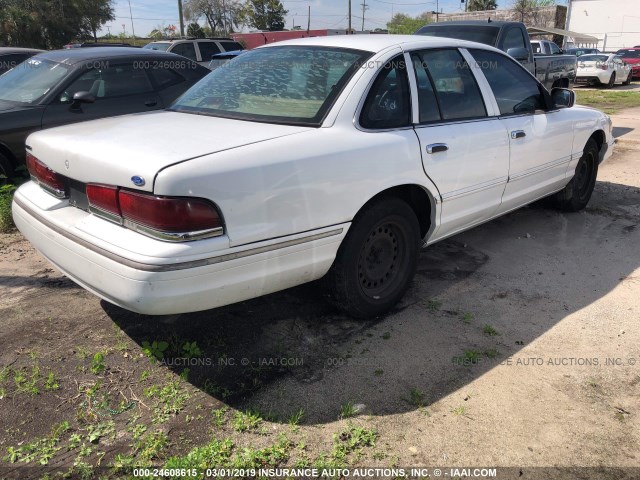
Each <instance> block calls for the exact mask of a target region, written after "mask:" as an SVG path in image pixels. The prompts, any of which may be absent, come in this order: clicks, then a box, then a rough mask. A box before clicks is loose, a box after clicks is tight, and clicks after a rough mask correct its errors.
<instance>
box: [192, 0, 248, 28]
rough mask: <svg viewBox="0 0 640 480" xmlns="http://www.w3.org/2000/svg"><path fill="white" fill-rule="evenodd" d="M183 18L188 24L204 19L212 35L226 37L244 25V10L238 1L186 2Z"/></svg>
mask: <svg viewBox="0 0 640 480" xmlns="http://www.w3.org/2000/svg"><path fill="white" fill-rule="evenodd" d="M184 16H185V18H186V19H187V20H188V21H190V22H197V21H198V20H199V19H201V18H202V17H204V18H205V20H206V21H207V23H208V26H209V28H210V29H211V33H212V34H213V35H223V36H227V35H229V33H231V32H233V31H234V30H235V29H238V28H240V27H242V26H243V25H245V23H246V10H245V7H244V5H243V4H242V3H241V2H240V0H186V1H185V3H184Z"/></svg>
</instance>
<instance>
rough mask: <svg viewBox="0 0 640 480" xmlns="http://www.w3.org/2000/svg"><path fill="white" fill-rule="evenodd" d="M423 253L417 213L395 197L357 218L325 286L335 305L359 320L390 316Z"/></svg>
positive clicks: (381, 200) (375, 204)
mask: <svg viewBox="0 0 640 480" xmlns="http://www.w3.org/2000/svg"><path fill="white" fill-rule="evenodd" d="M419 249H420V225H419V224H418V219H417V218H416V215H415V213H414V211H413V209H412V208H411V207H410V206H409V205H407V204H406V203H405V202H403V201H402V200H400V199H398V198H395V197H386V198H382V199H380V200H378V201H376V202H375V203H373V204H372V205H371V206H369V207H367V209H366V210H364V211H363V212H361V213H359V214H358V215H357V216H356V218H355V219H354V221H353V223H352V225H351V228H350V229H349V233H348V234H347V237H346V238H345V240H344V242H343V243H342V245H340V248H339V250H338V254H337V256H336V260H335V261H334V263H333V265H332V267H331V270H330V271H329V273H327V275H326V276H325V278H324V280H323V281H324V283H325V285H326V287H327V289H328V291H329V295H330V298H331V301H332V302H333V303H334V304H335V305H336V306H338V308H340V309H341V310H343V311H345V312H346V313H347V314H349V315H351V316H353V317H356V318H369V317H375V316H378V315H381V314H383V313H385V312H387V311H388V310H389V309H391V308H392V307H393V306H394V305H395V304H396V303H397V302H398V301H399V300H400V299H401V298H402V296H403V295H404V293H405V292H406V290H407V288H409V284H410V282H411V280H412V279H413V275H414V274H415V271H416V263H417V259H418V252H419Z"/></svg>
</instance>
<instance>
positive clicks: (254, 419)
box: [233, 411, 262, 432]
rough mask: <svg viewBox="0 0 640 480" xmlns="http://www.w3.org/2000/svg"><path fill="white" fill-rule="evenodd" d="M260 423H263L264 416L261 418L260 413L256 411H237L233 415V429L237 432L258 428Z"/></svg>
mask: <svg viewBox="0 0 640 480" xmlns="http://www.w3.org/2000/svg"><path fill="white" fill-rule="evenodd" d="M260 423H262V418H260V415H258V414H257V413H255V412H251V411H247V412H246V413H243V412H236V413H235V415H234V416H233V429H234V430H235V431H236V432H246V431H248V430H254V429H256V428H258V426H259V425H260Z"/></svg>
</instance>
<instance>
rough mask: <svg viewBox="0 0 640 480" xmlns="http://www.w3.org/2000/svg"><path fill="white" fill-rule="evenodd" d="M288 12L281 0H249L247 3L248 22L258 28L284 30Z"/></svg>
mask: <svg viewBox="0 0 640 480" xmlns="http://www.w3.org/2000/svg"><path fill="white" fill-rule="evenodd" d="M287 13H289V11H288V10H285V9H284V6H283V5H282V3H281V2H280V0H247V3H246V15H247V23H248V24H249V25H250V26H252V27H253V28H257V29H258V30H269V31H271V32H273V31H277V30H282V29H283V28H284V17H285V16H286V15H287Z"/></svg>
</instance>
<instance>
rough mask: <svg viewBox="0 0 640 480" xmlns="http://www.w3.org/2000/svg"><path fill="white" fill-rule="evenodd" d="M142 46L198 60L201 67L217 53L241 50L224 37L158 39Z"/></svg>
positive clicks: (233, 42)
mask: <svg viewBox="0 0 640 480" xmlns="http://www.w3.org/2000/svg"><path fill="white" fill-rule="evenodd" d="M142 48H145V49H150V50H160V51H163V52H171V53H176V54H178V55H182V56H183V57H187V58H188V59H190V60H193V61H194V62H198V63H199V64H200V65H202V66H203V67H207V66H208V65H209V63H210V62H211V57H212V56H213V55H215V54H217V53H222V52H230V51H235V50H243V47H242V45H241V44H239V43H238V42H236V41H234V40H232V39H231V38H225V37H220V38H197V39H184V38H182V39H179V40H160V41H157V42H151V43H147V44H146V45H145V46H144V47H142Z"/></svg>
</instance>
